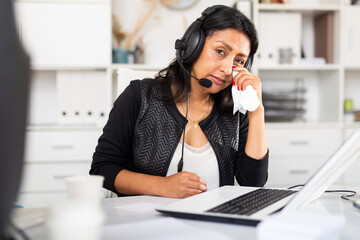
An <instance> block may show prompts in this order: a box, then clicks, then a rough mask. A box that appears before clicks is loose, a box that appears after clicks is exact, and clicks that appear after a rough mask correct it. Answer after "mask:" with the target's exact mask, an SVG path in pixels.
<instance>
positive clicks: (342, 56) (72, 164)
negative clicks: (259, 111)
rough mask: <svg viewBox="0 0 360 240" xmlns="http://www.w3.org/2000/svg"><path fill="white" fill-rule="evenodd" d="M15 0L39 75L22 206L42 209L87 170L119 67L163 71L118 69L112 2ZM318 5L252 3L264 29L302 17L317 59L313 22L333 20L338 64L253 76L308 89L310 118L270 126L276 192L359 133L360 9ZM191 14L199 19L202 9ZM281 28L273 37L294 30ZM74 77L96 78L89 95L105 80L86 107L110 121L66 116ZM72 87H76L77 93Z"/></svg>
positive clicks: (333, 0) (335, 1)
mask: <svg viewBox="0 0 360 240" xmlns="http://www.w3.org/2000/svg"><path fill="white" fill-rule="evenodd" d="M14 2H15V7H16V11H17V20H18V30H19V33H20V38H21V40H22V41H23V43H24V44H25V46H26V47H27V49H28V50H29V52H30V53H31V56H32V72H33V77H32V89H31V98H30V108H29V110H30V111H29V112H30V115H29V126H28V128H27V141H26V143H27V144H26V159H25V175H24V180H23V187H22V189H21V192H20V193H21V194H20V198H19V202H18V203H19V204H20V205H23V206H25V207H37V206H40V207H41V206H46V205H49V204H51V203H52V202H54V201H58V200H60V199H64V198H65V185H64V178H65V177H67V176H70V175H74V174H76V175H81V174H88V171H89V169H90V164H91V158H92V154H93V152H94V148H95V146H96V144H97V140H98V137H99V136H100V135H101V131H102V127H103V125H104V123H105V121H106V120H107V117H108V115H107V114H108V113H109V111H110V109H111V107H112V104H113V101H114V100H115V99H116V97H117V96H118V94H119V91H121V90H119V89H121V87H119V86H120V85H121V84H122V83H121V82H118V76H117V71H118V69H132V70H137V71H149V72H156V71H159V70H161V69H162V68H164V67H165V66H158V65H156V63H152V64H139V65H138V64H112V63H111V48H112V46H111V11H112V7H113V2H112V1H111V0H67V1H60V0H46V1H38V0H15V1H14ZM234 2H235V0H234V1H230V0H224V1H220V0H219V1H217V2H216V3H223V4H226V5H232V4H233V3H234ZM316 2H317V4H311V5H304V4H303V5H291V4H260V3H259V1H258V0H252V16H253V21H254V23H255V25H256V27H257V29H258V31H259V28H260V14H262V13H274V14H278V13H281V14H283V13H300V14H301V16H302V26H301V28H302V30H301V31H302V33H303V34H304V35H306V36H307V37H308V39H310V41H307V42H306V44H307V46H306V47H307V48H310V53H311V52H313V50H314V49H313V47H312V44H313V42H314V40H313V38H314V34H313V26H312V19H313V18H314V16H318V15H321V14H324V13H329V12H333V13H334V14H335V18H334V20H335V24H334V32H335V34H334V49H333V51H334V56H335V58H334V63H331V64H324V65H314V64H310V65H300V64H278V63H276V64H272V65H271V64H270V65H269V64H268V65H261V64H259V63H260V62H261V61H259V56H258V55H257V56H255V61H254V65H253V68H252V71H253V72H254V73H256V74H258V75H259V76H260V78H261V79H262V82H263V86H264V87H266V86H267V85H269V84H270V85H271V86H274V85H282V84H283V83H284V82H282V81H286V79H290V78H291V79H293V78H296V77H300V78H302V79H303V80H304V84H305V86H306V88H307V92H306V94H305V97H306V98H307V99H308V100H307V102H306V104H305V107H306V109H307V111H306V113H305V116H304V118H305V121H303V122H271V123H270V122H269V123H266V128H267V137H268V144H269V149H270V154H271V158H270V167H269V176H270V177H269V181H268V186H285V187H287V186H290V185H292V184H301V183H304V181H305V180H306V179H307V178H308V177H309V176H310V175H311V174H312V173H313V172H314V171H315V170H316V168H317V167H318V166H320V165H321V164H322V163H323V162H324V161H325V160H326V159H327V158H328V157H329V155H330V154H332V152H333V151H335V149H336V148H337V147H338V146H339V145H340V144H341V143H342V142H343V141H344V140H345V139H346V138H347V137H348V136H349V135H350V134H351V132H352V131H354V130H355V129H358V128H360V122H346V121H345V118H344V111H343V104H344V99H347V98H352V99H353V103H354V108H355V109H357V110H360V97H359V94H357V92H358V90H359V89H360V80H359V79H360V58H359V57H358V52H359V50H358V49H360V48H359V45H360V44H359V42H360V40H359V36H360V30H358V28H356V27H357V25H356V24H357V23H358V22H359V20H360V17H359V16H360V7H354V6H347V5H345V3H344V1H342V0H318V1H316ZM55 4H56V8H54V7H55ZM121 4H122V3H121ZM121 4H120V5H121ZM201 4H204V3H203V2H201ZM118 5H119V3H118ZM49 9H50V10H49ZM69 9H70V10H69ZM79 9H81V11H79ZM199 11H200V10H199ZM79 12H81V20H79ZM162 13H164V12H162ZM64 14H65V15H66V17H64V16H65V15H64ZM191 14H193V15H194V16H195V15H196V16H198V13H196V14H195V12H192V13H191ZM44 19H47V21H44ZM56 19H57V20H56ZM356 19H357V20H358V21H356ZM78 20H79V21H78ZM273 27H274V34H280V36H286V34H289V33H288V32H285V33H284V32H281V29H278V28H277V26H273ZM149 31H151V30H149ZM157 31H158V30H157ZM164 31H167V30H164ZM350 32H352V33H350ZM259 34H260V32H259ZM150 35H151V34H150ZM151 36H152V35H151ZM260 39H261V35H260ZM311 39H312V40H311ZM174 40H175V39H174ZM263 41H264V40H261V42H260V44H262V42H263ZM265 41H271V39H268V40H265ZM69 50H70V51H69ZM165 51H166V50H165ZM152 52H156V51H152ZM160 54H162V53H160ZM94 56H96V57H94ZM154 64H155V65H154ZM66 74H69V75H71V76H81V75H82V74H84V75H86V76H88V78H87V77H84V79H83V81H82V84H83V85H80V86H83V88H81V89H82V90H85V89H88V85H86V83H87V82H86V80H88V81H92V80H94V79H93V78H92V77H91V76H99V77H97V78H101V81H102V83H103V84H102V85H101V89H100V88H99V89H97V90H98V91H97V92H96V94H93V95H91V94H88V95H86V94H85V96H86V97H84V102H92V104H95V103H97V102H102V107H103V108H102V109H103V110H102V112H103V113H104V115H103V116H102V118H101V119H102V120H99V121H93V120H79V121H75V122H71V121H70V122H66V121H65V122H64V120H62V119H61V111H60V107H59V100H60V99H61V98H63V99H64V97H61V96H60V97H59V95H61V91H60V90H59V82H63V80H62V79H66V76H67V75H66ZM64 76H65V77H64ZM100 76H101V77H100ZM97 78H96V79H97ZM139 78H141V76H139ZM274 79H275V80H276V81H274ZM61 87H63V85H62V86H61V85H60V88H61ZM64 89H65V90H66V89H68V90H69V91H70V89H71V87H68V88H66V87H65V88H64ZM70 95H71V94H70V93H69V96H70ZM93 111H94V112H93V113H92V114H94V113H95V110H93ZM74 112H75V111H74V109H70V110H69V114H74ZM86 113H88V112H87V111H85V112H83V113H80V115H81V114H85V115H86ZM355 165H356V166H355V168H352V169H359V167H360V160H358V161H357V162H356V163H355ZM356 174H357V173H356V171H355V170H349V171H348V172H347V173H346V174H345V175H344V176H343V177H342V178H341V179H339V182H340V183H348V184H359V180H356V179H357V178H356V177H355V176H356Z"/></svg>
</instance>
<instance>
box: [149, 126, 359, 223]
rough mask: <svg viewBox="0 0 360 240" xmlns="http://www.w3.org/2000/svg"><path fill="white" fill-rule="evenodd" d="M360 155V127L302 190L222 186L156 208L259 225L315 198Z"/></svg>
mask: <svg viewBox="0 0 360 240" xmlns="http://www.w3.org/2000/svg"><path fill="white" fill-rule="evenodd" d="M359 156H360V129H359V130H357V131H355V132H354V133H353V134H352V135H351V136H350V138H349V139H348V140H346V141H345V142H344V143H343V144H342V145H341V146H340V147H339V148H338V149H337V150H336V151H335V153H334V154H333V155H332V156H331V157H330V158H329V159H328V160H327V161H326V162H325V163H324V164H323V165H322V166H321V167H320V168H319V169H318V170H317V171H316V172H315V174H314V175H313V176H312V177H311V178H310V179H309V180H308V181H307V182H306V184H305V186H304V187H303V188H301V190H300V191H293V190H288V189H275V188H272V189H271V188H257V187H241V186H223V187H220V188H217V189H214V190H211V191H207V192H204V193H201V194H198V195H195V196H192V197H189V198H185V199H181V200H179V201H176V202H174V203H171V204H168V205H164V206H161V207H158V208H156V210H157V211H159V212H161V213H164V214H166V215H170V216H173V217H180V218H189V219H198V220H209V221H217V222H229V223H237V224H243V225H250V226H256V225H257V224H258V223H259V222H260V221H261V220H263V219H264V218H265V217H266V216H268V215H270V214H272V213H275V212H278V211H282V212H286V211H292V210H296V209H299V208H301V207H303V206H305V205H307V204H309V203H311V202H312V201H314V200H316V199H317V198H319V197H320V196H321V194H323V193H324V192H325V190H326V189H327V188H328V187H329V186H330V185H331V184H333V183H334V182H335V180H336V179H337V178H338V177H339V176H340V175H341V174H342V173H343V172H344V171H345V170H346V169H347V168H348V167H349V166H350V165H351V164H352V162H353V161H355V159H357V158H358V157H359Z"/></svg>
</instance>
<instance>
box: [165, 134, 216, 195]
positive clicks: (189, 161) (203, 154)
mask: <svg viewBox="0 0 360 240" xmlns="http://www.w3.org/2000/svg"><path fill="white" fill-rule="evenodd" d="M181 147H182V143H181V141H180V143H179V144H178V146H177V148H176V150H175V153H174V156H173V158H172V159H171V162H170V166H169V169H168V172H167V174H166V176H170V175H173V174H175V173H177V165H178V163H179V161H180V158H181ZM183 171H187V172H193V173H196V174H197V175H198V176H200V177H201V178H202V179H204V181H205V182H206V187H207V189H208V190H211V189H214V188H218V187H219V181H220V178H219V166H218V162H217V159H216V155H215V152H214V150H213V149H212V147H211V145H210V143H209V142H208V143H207V144H206V145H205V146H203V147H201V148H195V147H192V146H190V145H187V144H186V143H185V147H184V158H183Z"/></svg>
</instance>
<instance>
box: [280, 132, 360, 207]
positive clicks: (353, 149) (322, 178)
mask: <svg viewBox="0 0 360 240" xmlns="http://www.w3.org/2000/svg"><path fill="white" fill-rule="evenodd" d="M359 156H360V129H359V130H356V131H355V132H354V133H353V134H352V135H351V136H350V138H349V139H348V140H346V141H345V142H344V143H343V144H342V145H341V146H340V147H339V148H338V149H337V150H336V151H335V152H334V153H333V155H332V156H331V157H330V158H329V159H328V160H327V161H326V162H325V163H324V164H323V165H322V166H321V167H320V168H319V170H318V171H317V172H316V173H315V174H314V175H313V176H312V177H311V178H310V179H309V180H308V181H307V182H306V184H305V186H304V187H303V188H302V189H301V190H300V191H299V192H298V194H297V195H296V196H295V197H294V198H293V199H292V200H291V201H290V202H289V203H288V204H287V205H286V206H285V208H284V209H283V211H290V210H295V209H298V208H300V207H302V206H305V205H307V204H308V203H310V202H312V201H314V200H315V199H317V198H318V197H320V195H321V194H323V193H324V192H325V190H326V189H327V188H328V187H329V186H330V185H331V184H333V183H334V182H335V181H336V179H337V178H338V177H340V175H341V174H343V173H344V171H345V170H346V169H347V168H348V167H349V166H350V165H351V164H352V163H353V162H354V161H355V159H357V158H358V157H359Z"/></svg>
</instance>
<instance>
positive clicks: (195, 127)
mask: <svg viewBox="0 0 360 240" xmlns="http://www.w3.org/2000/svg"><path fill="white" fill-rule="evenodd" d="M180 105H181V108H182V110H183V111H184V113H185V115H186V111H185V109H184V107H183V104H182V103H180ZM211 109H212V106H211V104H210V103H209V107H208V109H207V110H206V111H205V113H204V114H203V115H202V116H201V118H200V120H198V121H194V120H192V119H191V118H190V117H189V114H188V116H187V119H188V120H189V121H190V122H193V124H194V129H195V130H197V128H198V126H199V122H200V121H202V120H203V119H204V118H205V117H206V115H207V114H208V113H209V112H210V111H211Z"/></svg>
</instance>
